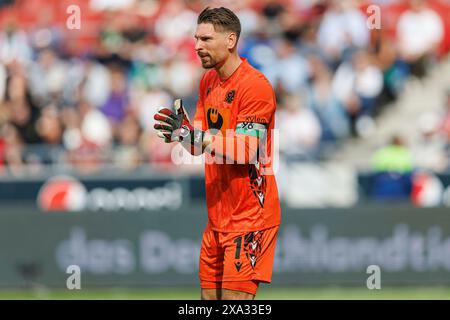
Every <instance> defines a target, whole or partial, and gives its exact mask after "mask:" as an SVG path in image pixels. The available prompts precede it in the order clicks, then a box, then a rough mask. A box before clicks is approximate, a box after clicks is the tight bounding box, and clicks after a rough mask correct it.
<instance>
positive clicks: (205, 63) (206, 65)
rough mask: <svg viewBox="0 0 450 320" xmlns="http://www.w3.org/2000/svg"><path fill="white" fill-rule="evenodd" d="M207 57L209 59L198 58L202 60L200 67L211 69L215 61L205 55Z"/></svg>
mask: <svg viewBox="0 0 450 320" xmlns="http://www.w3.org/2000/svg"><path fill="white" fill-rule="evenodd" d="M206 57H208V58H209V60H207V61H204V60H203V59H201V58H200V60H201V62H202V67H203V68H204V69H212V68H214V67H215V66H216V65H217V62H216V61H215V60H213V59H212V58H211V56H206Z"/></svg>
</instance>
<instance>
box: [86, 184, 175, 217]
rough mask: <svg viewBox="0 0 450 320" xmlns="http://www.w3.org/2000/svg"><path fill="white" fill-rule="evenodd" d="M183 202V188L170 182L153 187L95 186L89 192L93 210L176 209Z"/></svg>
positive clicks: (89, 202) (89, 200)
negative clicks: (107, 188)
mask: <svg viewBox="0 0 450 320" xmlns="http://www.w3.org/2000/svg"><path fill="white" fill-rule="evenodd" d="M182 203H183V188H182V187H181V185H180V184H179V183H176V182H169V183H166V184H165V185H164V186H162V187H156V188H152V189H147V188H136V189H133V190H127V189H124V188H116V189H113V190H106V189H104V188H95V189H93V190H91V191H90V192H89V193H88V196H87V208H88V209H90V210H93V211H98V210H105V211H117V210H127V211H128V210H129V211H135V210H160V209H164V208H166V209H171V210H176V209H179V208H180V207H181V205H182Z"/></svg>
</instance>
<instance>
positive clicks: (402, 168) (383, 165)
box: [371, 136, 413, 201]
mask: <svg viewBox="0 0 450 320" xmlns="http://www.w3.org/2000/svg"><path fill="white" fill-rule="evenodd" d="M372 168H373V171H374V175H373V177H372V183H371V185H372V187H371V189H372V190H371V195H372V196H373V197H374V198H375V199H377V200H383V201H385V200H389V201H391V200H407V199H409V197H410V194H411V190H412V171H413V158H412V154H411V152H410V150H409V149H408V148H407V147H406V146H405V144H404V142H403V140H402V139H401V138H400V137H399V136H394V137H393V138H392V140H391V142H390V143H389V145H387V146H385V147H383V148H381V149H379V150H378V151H377V152H376V153H375V154H374V156H373V157H372Z"/></svg>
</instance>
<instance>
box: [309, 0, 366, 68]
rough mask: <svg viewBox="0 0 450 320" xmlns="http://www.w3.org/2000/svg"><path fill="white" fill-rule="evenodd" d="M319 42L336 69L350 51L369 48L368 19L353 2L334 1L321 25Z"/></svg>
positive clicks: (344, 0) (349, 0)
mask: <svg viewBox="0 0 450 320" xmlns="http://www.w3.org/2000/svg"><path fill="white" fill-rule="evenodd" d="M317 40H318V43H319V45H320V47H321V48H322V49H323V51H324V53H325V56H326V57H327V58H328V61H329V62H330V63H331V65H332V66H333V67H336V66H337V65H338V63H339V62H340V61H342V59H343V58H344V56H345V54H346V53H347V51H348V50H349V49H352V48H366V47H367V46H368V44H369V29H368V28H367V26H366V17H365V16H364V14H363V13H362V12H361V11H359V10H358V8H356V6H355V5H354V2H353V1H352V0H332V1H331V7H330V8H329V9H328V10H327V11H326V13H325V16H324V17H323V20H322V22H321V24H320V27H319V34H318V39H317Z"/></svg>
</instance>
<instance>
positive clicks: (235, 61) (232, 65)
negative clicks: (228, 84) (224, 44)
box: [216, 54, 242, 81]
mask: <svg viewBox="0 0 450 320" xmlns="http://www.w3.org/2000/svg"><path fill="white" fill-rule="evenodd" d="M241 63H242V60H241V58H240V57H239V56H238V55H237V54H234V55H231V56H230V57H229V58H228V59H227V61H225V63H224V64H223V65H221V66H220V67H219V68H218V69H216V71H217V74H218V75H219V78H220V80H222V81H224V80H226V79H228V78H229V77H230V76H231V75H232V74H233V73H234V72H235V71H236V69H237V68H238V67H239V66H240V65H241Z"/></svg>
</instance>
